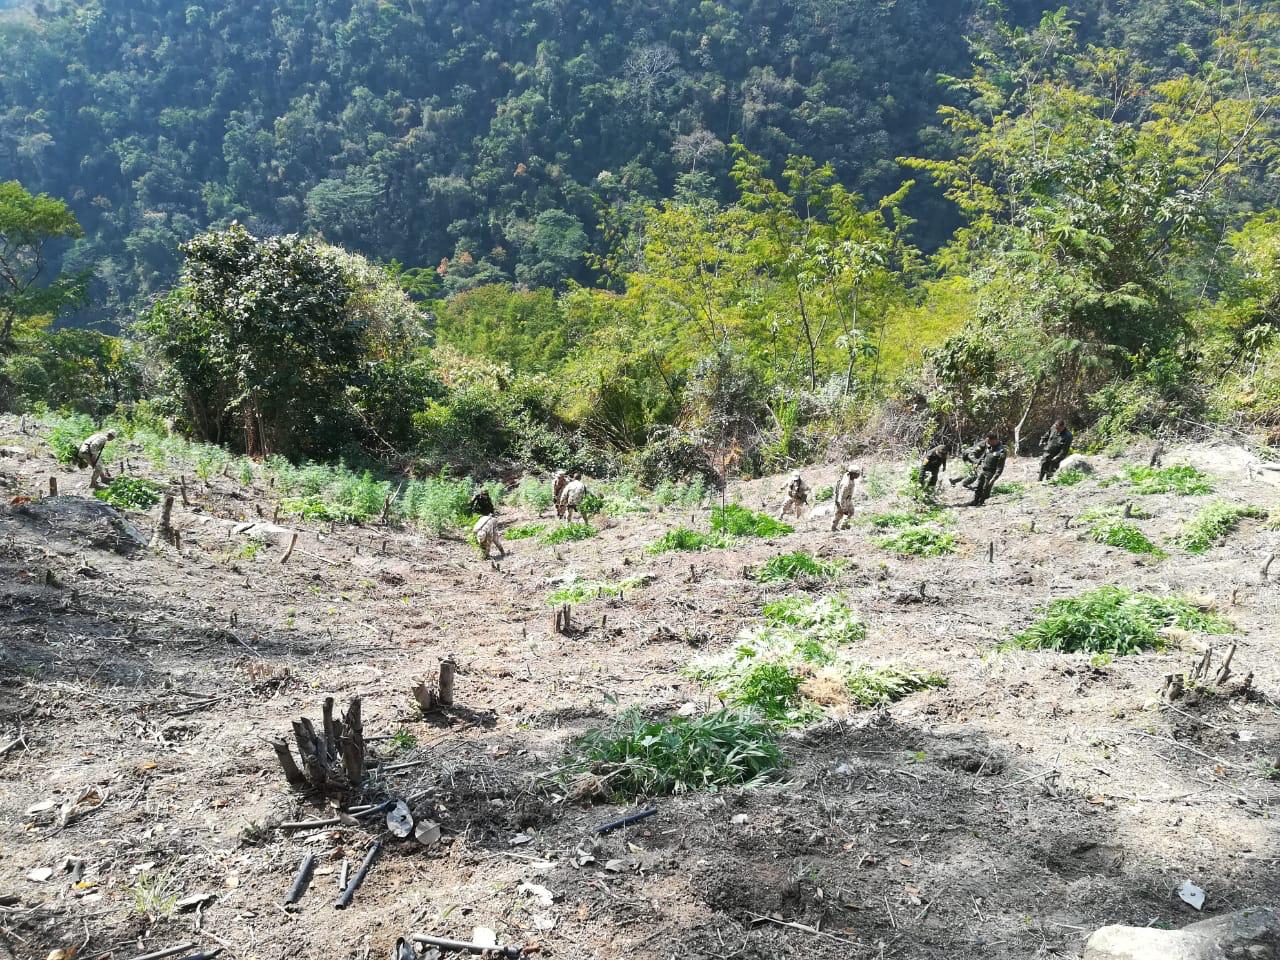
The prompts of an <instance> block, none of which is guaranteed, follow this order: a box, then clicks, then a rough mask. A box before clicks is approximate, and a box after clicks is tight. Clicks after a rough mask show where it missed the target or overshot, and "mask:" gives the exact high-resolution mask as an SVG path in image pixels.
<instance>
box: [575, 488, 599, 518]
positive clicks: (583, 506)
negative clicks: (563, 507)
mask: <svg viewBox="0 0 1280 960" xmlns="http://www.w3.org/2000/svg"><path fill="white" fill-rule="evenodd" d="M603 509H604V497H602V496H600V494H598V493H588V494H585V495H584V496H583V498H582V500H581V502H579V504H578V513H580V514H582V516H584V517H594V516H596V514H598V513H600V511H602V510H603Z"/></svg>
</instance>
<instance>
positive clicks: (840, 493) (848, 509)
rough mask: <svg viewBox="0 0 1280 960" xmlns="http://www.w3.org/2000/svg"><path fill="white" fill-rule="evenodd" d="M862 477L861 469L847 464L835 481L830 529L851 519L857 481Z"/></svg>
mask: <svg viewBox="0 0 1280 960" xmlns="http://www.w3.org/2000/svg"><path fill="white" fill-rule="evenodd" d="M861 479H862V469H861V468H860V467H858V466H857V465H856V464H852V463H851V464H849V465H848V466H846V467H845V468H844V473H842V474H840V479H839V480H837V481H836V492H835V502H836V515H835V519H834V520H832V521H831V529H832V530H839V529H840V524H841V523H842V522H843V523H844V524H845V526H848V523H849V521H850V520H851V519H853V502H854V500H855V499H856V498H857V495H858V487H859V483H858V481H859V480H861Z"/></svg>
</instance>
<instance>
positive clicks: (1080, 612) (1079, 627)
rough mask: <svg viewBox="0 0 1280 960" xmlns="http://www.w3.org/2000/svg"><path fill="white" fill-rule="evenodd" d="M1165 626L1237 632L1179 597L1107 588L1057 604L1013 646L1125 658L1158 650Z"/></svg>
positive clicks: (1018, 637) (1208, 631)
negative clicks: (1104, 654) (1125, 656)
mask: <svg viewBox="0 0 1280 960" xmlns="http://www.w3.org/2000/svg"><path fill="white" fill-rule="evenodd" d="M1164 627H1179V628H1181V629H1183V630H1200V631H1204V632H1206V633H1230V632H1231V630H1232V629H1233V628H1232V625H1231V624H1230V622H1228V621H1227V620H1225V619H1223V618H1222V617H1219V616H1217V615H1216V614H1211V613H1204V612H1202V611H1200V610H1199V609H1197V608H1196V607H1195V606H1194V605H1192V604H1190V603H1188V602H1187V601H1186V600H1183V599H1181V598H1179V597H1160V596H1154V595H1152V594H1149V593H1138V592H1135V591H1133V590H1129V589H1127V588H1124V587H1113V586H1105V587H1098V588H1097V589H1096V590H1091V591H1089V592H1088V593H1083V594H1081V595H1079V596H1078V597H1069V598H1064V599H1061V600H1054V601H1053V602H1052V603H1050V604H1049V606H1048V607H1047V608H1046V609H1045V611H1044V613H1043V615H1042V616H1041V618H1040V620H1039V621H1037V622H1036V623H1035V624H1033V625H1032V626H1030V627H1028V628H1027V629H1026V630H1024V631H1022V632H1021V633H1019V634H1018V635H1017V636H1015V637H1014V638H1013V639H1012V640H1011V641H1010V642H1009V644H1008V645H1009V646H1011V647H1016V648H1021V649H1028V650H1029V649H1044V650H1056V651H1058V652H1059V653H1110V654H1113V655H1116V656H1124V655H1128V654H1134V653H1139V652H1141V651H1143V650H1153V649H1155V650H1158V649H1159V648H1160V647H1162V646H1163V645H1164V642H1163V638H1162V637H1161V636H1160V630H1161V629H1162V628H1164Z"/></svg>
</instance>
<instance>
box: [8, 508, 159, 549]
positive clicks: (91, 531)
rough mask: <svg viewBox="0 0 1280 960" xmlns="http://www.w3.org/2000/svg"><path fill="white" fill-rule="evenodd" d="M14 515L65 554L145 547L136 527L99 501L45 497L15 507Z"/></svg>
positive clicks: (114, 509)
mask: <svg viewBox="0 0 1280 960" xmlns="http://www.w3.org/2000/svg"><path fill="white" fill-rule="evenodd" d="M13 516H14V519H16V520H18V522H20V523H22V524H23V525H25V526H27V527H29V528H31V529H32V530H33V531H34V532H36V533H37V534H39V535H41V536H43V537H46V538H48V540H49V541H51V543H52V545H53V546H54V548H55V549H57V548H59V547H61V548H62V549H63V550H64V551H65V550H76V549H83V548H84V547H93V548H94V549H96V550H111V551H113V552H115V553H120V554H130V553H133V552H134V551H135V550H138V549H140V548H141V547H145V546H146V545H147V540H146V538H145V537H144V536H143V535H142V533H141V531H139V530H138V528H137V527H135V526H134V525H133V524H131V523H129V522H128V521H127V520H125V518H124V517H122V516H121V515H120V512H119V511H118V510H116V508H115V507H113V506H111V504H109V503H103V502H102V501H101V500H94V499H89V498H85V497H69V496H62V497H46V498H45V499H43V500H34V501H32V502H31V503H24V504H22V505H20V506H17V507H14V508H13Z"/></svg>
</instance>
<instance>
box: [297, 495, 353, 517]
mask: <svg viewBox="0 0 1280 960" xmlns="http://www.w3.org/2000/svg"><path fill="white" fill-rule="evenodd" d="M280 512H281V513H283V514H285V515H286V516H289V517H297V518H298V519H300V520H318V521H320V522H322V523H351V522H353V521H355V520H356V519H357V517H356V515H355V513H353V512H352V510H351V508H350V507H345V506H343V505H342V504H340V503H335V502H334V501H332V500H327V499H325V498H324V497H323V496H321V495H320V494H318V493H313V494H309V495H308V496H305V497H286V498H285V499H284V500H281V501H280Z"/></svg>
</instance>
